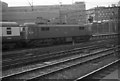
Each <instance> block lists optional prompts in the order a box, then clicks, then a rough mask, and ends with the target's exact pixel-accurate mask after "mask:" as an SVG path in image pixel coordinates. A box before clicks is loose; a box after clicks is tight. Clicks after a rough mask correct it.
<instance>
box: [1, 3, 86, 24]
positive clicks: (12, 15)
mask: <svg viewBox="0 0 120 81" xmlns="http://www.w3.org/2000/svg"><path fill="white" fill-rule="evenodd" d="M1 3H2V7H3V8H2V20H3V21H15V22H18V23H20V24H23V23H25V22H35V21H36V20H41V19H44V20H48V21H49V22H52V23H68V24H84V23H85V22H86V16H85V3H84V2H76V3H74V4H68V5H51V6H50V5H48V6H47V5H46V6H33V7H30V6H21V7H8V4H7V3H4V2H1ZM38 18H41V19H38Z"/></svg>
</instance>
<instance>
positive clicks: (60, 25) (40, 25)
mask: <svg viewBox="0 0 120 81" xmlns="http://www.w3.org/2000/svg"><path fill="white" fill-rule="evenodd" d="M24 25H25V26H29V27H64V26H69V27H73V26H75V27H78V26H85V25H78V24H35V23H29V24H28V23H27V24H24Z"/></svg>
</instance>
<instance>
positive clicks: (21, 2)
mask: <svg viewBox="0 0 120 81" xmlns="http://www.w3.org/2000/svg"><path fill="white" fill-rule="evenodd" d="M1 1H3V2H6V3H8V6H29V2H30V3H32V1H33V5H58V4H59V2H62V4H72V2H73V3H74V2H76V1H84V2H85V3H86V8H87V9H89V8H92V7H96V6H97V5H98V6H108V5H111V4H117V2H118V1H119V0H1Z"/></svg>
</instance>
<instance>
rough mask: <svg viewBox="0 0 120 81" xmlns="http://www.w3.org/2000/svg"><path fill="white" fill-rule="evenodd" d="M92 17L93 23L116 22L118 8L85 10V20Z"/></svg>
mask: <svg viewBox="0 0 120 81" xmlns="http://www.w3.org/2000/svg"><path fill="white" fill-rule="evenodd" d="M91 16H92V17H93V21H104V20H118V7H117V6H114V7H95V8H92V9H89V10H87V18H89V17H91Z"/></svg>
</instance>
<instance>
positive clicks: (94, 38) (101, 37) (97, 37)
mask: <svg viewBox="0 0 120 81" xmlns="http://www.w3.org/2000/svg"><path fill="white" fill-rule="evenodd" d="M117 37H118V34H101V35H99V34H98V35H93V36H92V37H91V38H90V41H97V40H106V39H114V38H117ZM52 46H54V45H52ZM56 46H57V45H56ZM45 47H46V46H45ZM35 48H36V47H34V49H35ZM24 49H30V48H29V47H27V48H23V47H22V48H16V49H15V50H14V49H10V50H3V52H7V51H8V52H10V51H16V50H18V51H19V50H24ZM32 49H33V48H32Z"/></svg>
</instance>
